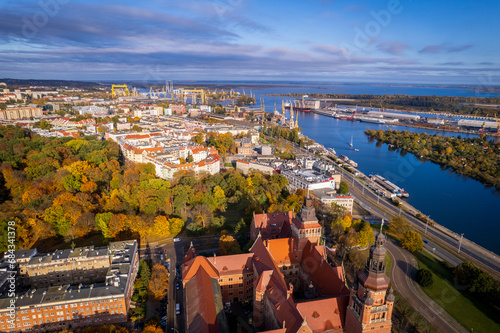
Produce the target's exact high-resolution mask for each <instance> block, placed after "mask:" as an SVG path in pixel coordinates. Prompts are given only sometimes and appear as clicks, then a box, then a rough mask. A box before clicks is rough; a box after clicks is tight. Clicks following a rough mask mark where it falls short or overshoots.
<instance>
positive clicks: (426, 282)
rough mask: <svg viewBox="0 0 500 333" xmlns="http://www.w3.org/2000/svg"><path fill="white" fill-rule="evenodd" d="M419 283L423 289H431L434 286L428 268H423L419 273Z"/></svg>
mask: <svg viewBox="0 0 500 333" xmlns="http://www.w3.org/2000/svg"><path fill="white" fill-rule="evenodd" d="M417 282H418V284H419V285H421V286H422V287H430V286H432V283H433V280H432V273H431V271H430V270H428V269H427V268H421V269H419V270H418V272H417Z"/></svg>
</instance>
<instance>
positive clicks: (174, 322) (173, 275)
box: [140, 242, 184, 332]
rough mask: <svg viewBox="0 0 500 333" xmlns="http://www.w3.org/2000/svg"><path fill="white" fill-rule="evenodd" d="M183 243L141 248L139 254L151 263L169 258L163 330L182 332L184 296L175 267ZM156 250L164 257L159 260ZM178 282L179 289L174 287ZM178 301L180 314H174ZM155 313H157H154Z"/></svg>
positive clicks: (178, 262)
mask: <svg viewBox="0 0 500 333" xmlns="http://www.w3.org/2000/svg"><path fill="white" fill-rule="evenodd" d="M183 249H184V244H183V242H179V243H168V244H164V245H161V246H158V247H155V248H152V249H141V250H140V255H141V259H143V258H148V259H149V258H151V259H152V260H153V263H161V264H164V263H165V261H166V260H167V258H170V270H169V271H170V278H169V286H168V305H167V326H166V329H165V332H175V330H177V331H178V332H184V311H183V309H184V307H183V306H184V304H183V303H184V297H183V289H182V282H181V278H180V275H178V274H177V270H176V267H177V265H178V264H179V265H180V264H181V263H182V256H183V254H184V250H183ZM157 252H162V253H163V255H164V257H163V260H161V257H160V255H158V254H156V253H157ZM177 282H179V284H180V289H179V290H177V289H176V283H177ZM177 303H179V304H180V305H181V313H180V315H176V314H175V305H176V304H177ZM154 315H157V314H154Z"/></svg>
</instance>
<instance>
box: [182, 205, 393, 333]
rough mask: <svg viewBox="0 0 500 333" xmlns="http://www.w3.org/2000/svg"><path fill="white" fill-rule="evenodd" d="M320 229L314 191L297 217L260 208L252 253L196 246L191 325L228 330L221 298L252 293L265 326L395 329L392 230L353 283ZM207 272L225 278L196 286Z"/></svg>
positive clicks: (292, 332)
mask: <svg viewBox="0 0 500 333" xmlns="http://www.w3.org/2000/svg"><path fill="white" fill-rule="evenodd" d="M321 233H322V227H321V225H320V224H319V223H318V221H317V219H316V214H315V211H314V206H313V205H312V200H311V199H309V198H308V199H306V201H305V203H304V206H303V207H302V209H301V211H300V213H298V214H297V216H296V217H293V213H292V212H286V213H283V212H276V213H267V214H255V215H254V218H253V220H252V225H251V238H252V240H254V241H255V242H254V244H253V245H252V247H251V249H250V253H248V254H244V255H231V256H219V257H215V256H214V257H213V258H205V257H200V256H197V255H196V251H195V250H194V248H193V247H191V248H190V249H189V251H188V253H187V255H186V257H185V258H184V261H183V265H182V267H183V270H182V277H183V284H184V287H185V290H186V299H185V304H186V309H185V311H186V318H188V321H187V326H186V327H187V332H224V331H225V329H227V325H226V324H227V322H226V321H225V320H226V319H225V315H224V311H222V310H221V302H219V301H217V300H222V302H223V303H227V302H233V303H234V302H240V301H242V300H247V299H249V297H250V296H251V298H252V300H253V320H252V324H253V326H254V327H255V329H256V330H257V331H260V332H282V333H284V332H289V333H296V332H309V333H313V332H314V333H321V332H379V333H382V332H384V333H385V332H387V333H388V332H390V330H391V321H390V319H391V315H392V306H393V304H394V295H393V294H392V291H389V293H386V290H387V288H388V283H389V279H388V278H387V276H386V275H385V263H384V258H385V248H384V243H385V237H384V236H383V235H378V236H377V241H376V245H374V246H373V247H372V248H371V251H370V260H369V262H368V263H367V267H366V269H365V270H364V271H363V272H362V273H361V274H360V275H359V279H358V280H359V283H358V285H357V286H356V287H353V288H351V289H348V288H347V286H346V283H345V279H344V273H343V270H342V268H341V267H337V266H331V265H330V264H329V263H328V262H327V260H326V254H325V250H324V247H323V246H322V245H320V237H321ZM203 276H209V277H210V278H211V279H212V280H211V281H212V282H213V283H215V282H216V281H217V282H218V283H217V285H216V286H215V285H213V288H212V289H211V292H210V293H209V295H208V296H207V295H204V294H203V293H195V292H193V291H194V290H199V289H200V288H202V286H200V283H201V282H200V283H198V284H197V283H196V282H195V281H197V280H200V281H201V279H202V277H203ZM206 283H208V280H207V282H206ZM236 291H237V292H238V293H237V294H235V292H236ZM212 299H214V300H216V301H215V302H212V301H211V300H212ZM198 304H203V306H204V308H203V314H204V315H205V317H204V318H203V322H202V323H205V326H203V327H202V326H200V319H196V317H197V316H196V314H197V313H199V311H200V309H199V308H198V307H197V305H198ZM207 306H208V307H209V308H210V311H207ZM210 314H211V315H210ZM207 323H213V325H208V324H207ZM215 323H218V325H221V323H222V324H224V325H226V326H224V325H222V326H218V327H216V326H215Z"/></svg>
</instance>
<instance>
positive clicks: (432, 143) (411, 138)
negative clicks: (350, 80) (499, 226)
mask: <svg viewBox="0 0 500 333" xmlns="http://www.w3.org/2000/svg"><path fill="white" fill-rule="evenodd" d="M365 134H366V135H368V137H370V138H372V139H376V140H378V141H379V142H383V143H386V144H388V145H390V146H393V147H396V148H399V149H403V150H405V151H407V152H409V153H412V154H414V155H415V156H417V157H420V158H422V157H423V158H425V159H428V160H430V161H431V162H433V163H436V164H438V165H441V166H444V167H446V168H450V169H451V170H453V171H454V172H455V173H457V174H461V175H464V176H467V177H470V178H473V179H476V180H478V181H480V182H482V183H483V184H485V185H488V186H495V187H497V188H499V189H500V178H499V177H498V174H499V170H498V165H500V158H499V155H500V149H499V148H498V147H497V145H496V144H493V143H491V142H488V141H487V140H486V139H485V138H474V139H472V140H471V139H470V138H468V139H466V140H464V139H459V138H450V137H447V136H436V135H429V134H425V133H412V132H407V131H404V132H403V131H392V130H386V131H382V130H366V131H365Z"/></svg>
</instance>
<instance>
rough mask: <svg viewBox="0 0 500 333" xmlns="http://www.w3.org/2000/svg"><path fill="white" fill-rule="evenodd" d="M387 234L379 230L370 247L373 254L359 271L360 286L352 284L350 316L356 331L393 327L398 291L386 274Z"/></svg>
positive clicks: (385, 331)
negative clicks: (392, 321) (393, 312)
mask: <svg viewBox="0 0 500 333" xmlns="http://www.w3.org/2000/svg"><path fill="white" fill-rule="evenodd" d="M385 242H386V237H385V235H384V234H383V233H382V232H379V233H378V234H377V237H376V238H375V244H374V245H373V246H372V247H371V248H370V258H369V259H368V262H367V263H366V266H365V268H364V270H363V271H361V273H359V275H358V282H357V286H356V285H354V286H353V287H352V288H351V293H350V300H349V307H348V312H347V317H346V322H347V327H348V328H349V331H351V332H355V333H364V332H371V331H372V330H373V329H377V332H383V333H389V332H390V331H391V316H392V309H393V306H394V294H393V293H392V289H389V292H388V293H387V288H388V287H389V282H390V280H389V277H388V276H387V275H386V267H385V255H386V253H387V250H386V248H385Z"/></svg>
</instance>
